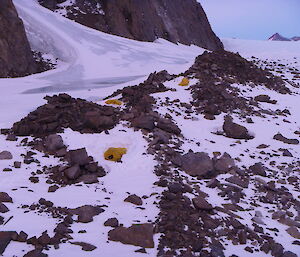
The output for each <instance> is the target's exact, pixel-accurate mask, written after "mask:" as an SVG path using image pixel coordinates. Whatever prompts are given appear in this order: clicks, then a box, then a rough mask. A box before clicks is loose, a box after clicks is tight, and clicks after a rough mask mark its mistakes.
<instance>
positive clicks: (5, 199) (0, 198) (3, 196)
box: [0, 192, 13, 203]
mask: <svg viewBox="0 0 300 257" xmlns="http://www.w3.org/2000/svg"><path fill="white" fill-rule="evenodd" d="M0 202H2V203H12V202H13V200H12V198H11V197H10V196H9V195H8V194H7V193H5V192H0Z"/></svg>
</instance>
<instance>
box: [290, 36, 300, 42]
mask: <svg viewBox="0 0 300 257" xmlns="http://www.w3.org/2000/svg"><path fill="white" fill-rule="evenodd" d="M291 39H292V40H293V41H300V37H292V38H291Z"/></svg>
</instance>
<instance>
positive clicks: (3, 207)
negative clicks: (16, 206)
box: [0, 203, 9, 213]
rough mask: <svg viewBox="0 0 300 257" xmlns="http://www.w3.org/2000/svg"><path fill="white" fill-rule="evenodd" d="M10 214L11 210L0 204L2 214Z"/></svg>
mask: <svg viewBox="0 0 300 257" xmlns="http://www.w3.org/2000/svg"><path fill="white" fill-rule="evenodd" d="M6 212H9V209H8V208H7V207H6V205H4V204H3V203H0V213H6Z"/></svg>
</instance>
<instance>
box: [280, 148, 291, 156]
mask: <svg viewBox="0 0 300 257" xmlns="http://www.w3.org/2000/svg"><path fill="white" fill-rule="evenodd" d="M282 155H283V156H286V157H294V156H293V154H292V153H291V152H290V151H289V150H288V149H284V150H283V153H282Z"/></svg>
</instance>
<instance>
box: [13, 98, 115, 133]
mask: <svg viewBox="0 0 300 257" xmlns="http://www.w3.org/2000/svg"><path fill="white" fill-rule="evenodd" d="M45 99H46V100H47V101H48V102H47V104H45V105H43V106H40V107H39V108H38V109H36V110H35V111H33V112H31V113H30V114H28V116H27V117H25V118H23V119H22V120H21V121H19V122H17V123H15V124H14V125H13V127H12V132H13V133H14V134H15V135H19V136H29V135H32V136H45V135H49V134H53V133H59V132H62V131H63V129H64V128H71V129H72V130H75V131H79V132H81V133H94V132H101V131H104V130H107V129H111V128H113V127H114V126H115V125H116V124H117V122H118V117H119V114H120V113H119V111H118V109H116V108H114V107H111V106H100V105H98V104H94V103H91V102H88V101H85V100H82V99H74V98H72V97H70V96H69V95H67V94H59V95H54V96H52V97H50V96H47V97H45Z"/></svg>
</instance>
